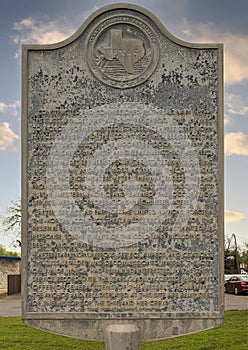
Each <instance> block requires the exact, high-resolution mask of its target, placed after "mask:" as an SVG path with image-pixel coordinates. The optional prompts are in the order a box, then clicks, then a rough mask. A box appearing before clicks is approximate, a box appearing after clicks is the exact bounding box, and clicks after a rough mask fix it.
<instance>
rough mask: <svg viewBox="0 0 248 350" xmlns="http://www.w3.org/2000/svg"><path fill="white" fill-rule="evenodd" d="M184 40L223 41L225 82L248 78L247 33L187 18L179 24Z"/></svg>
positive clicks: (238, 81)
mask: <svg viewBox="0 0 248 350" xmlns="http://www.w3.org/2000/svg"><path fill="white" fill-rule="evenodd" d="M181 32H182V34H183V35H184V36H185V37H186V40H189V41H195V42H202V43H211V42H212V43H216V42H217V43H219V42H220V43H224V50H225V60H224V62H225V82H226V83H229V84H236V83H240V82H242V81H247V80H248V64H247V57H248V46H247V42H248V34H247V33H233V32H228V31H224V30H221V29H220V28H218V27H216V26H215V25H214V24H213V23H196V24H191V23H189V22H188V21H187V20H184V21H183V24H182V25H181Z"/></svg>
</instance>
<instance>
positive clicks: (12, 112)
mask: <svg viewBox="0 0 248 350" xmlns="http://www.w3.org/2000/svg"><path fill="white" fill-rule="evenodd" d="M20 107H21V103H20V101H14V102H13V103H9V104H8V103H4V102H1V101H0V113H4V114H7V115H9V116H14V117H15V116H17V115H18V113H20Z"/></svg>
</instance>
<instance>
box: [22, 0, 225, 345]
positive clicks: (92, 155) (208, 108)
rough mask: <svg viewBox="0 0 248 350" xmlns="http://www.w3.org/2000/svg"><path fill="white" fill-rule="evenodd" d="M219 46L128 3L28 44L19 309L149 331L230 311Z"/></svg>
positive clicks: (71, 330)
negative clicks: (180, 33)
mask: <svg viewBox="0 0 248 350" xmlns="http://www.w3.org/2000/svg"><path fill="white" fill-rule="evenodd" d="M222 94H223V83H222V45H219V44H208V45H199V44H189V43H186V42H183V41H181V40H179V39H177V38H175V37H174V36H173V35H171V34H170V33H169V32H168V31H167V30H166V29H165V28H164V26H163V25H162V24H161V23H160V22H159V20H158V19H157V18H155V17H154V16H153V15H152V14H151V13H149V12H148V11H146V10H144V9H143V8H140V7H138V6H134V5H123V4H122V5H111V6H107V7H105V8H103V9H101V10H99V11H97V12H96V13H94V14H93V15H92V16H90V17H89V19H88V20H87V21H86V22H85V23H84V24H83V25H82V27H81V28H80V29H79V30H78V31H77V32H76V33H75V34H74V35H73V36H72V37H71V38H69V39H67V40H65V41H63V42H61V43H58V44H54V45H29V46H24V47H23V128H22V131H23V134H22V137H23V138H22V140H23V163H22V164H23V181H22V186H23V187H22V188H23V193H22V203H23V213H22V215H23V237H22V247H23V251H22V256H23V271H22V273H23V278H22V281H23V286H22V287H23V319H24V322H25V323H26V324H27V325H30V326H33V327H36V328H40V329H43V330H46V331H49V332H54V333H59V334H63V335H68V336H72V337H78V338H85V339H99V340H102V339H104V336H105V335H104V334H105V329H106V327H107V326H109V325H113V324H126V323H128V324H134V325H137V326H138V327H139V329H140V337H141V339H142V340H148V339H159V338H167V337H172V336H177V335H182V334H187V333H192V332H197V331H201V330H204V329H207V328H211V327H215V326H217V325H219V324H220V323H221V322H222V318H223V288H222V287H223V275H222V273H223V268H222V265H223V248H222V245H223V166H222V161H223V154H222V152H223V140H222V133H223V126H222V123H223V111H222V106H223V101H222Z"/></svg>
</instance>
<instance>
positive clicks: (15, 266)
mask: <svg viewBox="0 0 248 350" xmlns="http://www.w3.org/2000/svg"><path fill="white" fill-rule="evenodd" d="M20 273H21V258H20V257H19V256H5V255H0V289H8V275H20Z"/></svg>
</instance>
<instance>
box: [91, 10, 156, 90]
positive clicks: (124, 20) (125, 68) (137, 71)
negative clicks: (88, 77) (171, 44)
mask: <svg viewBox="0 0 248 350" xmlns="http://www.w3.org/2000/svg"><path fill="white" fill-rule="evenodd" d="M87 49H88V51H87V60H88V65H89V68H90V70H91V72H92V73H93V75H94V76H95V77H96V78H97V79H99V80H100V81H101V82H102V83H104V84H106V85H109V86H112V87H116V88H120V89H122V88H129V87H133V86H136V85H139V84H141V83H143V82H144V81H145V80H147V79H148V78H149V77H150V76H151V74H152V73H153V72H154V70H155V68H156V66H157V63H158V60H159V45H158V40H157V37H156V34H155V32H154V30H153V29H152V28H151V27H150V26H149V25H148V24H147V23H146V22H144V21H143V20H141V19H139V18H137V17H134V16H127V15H125V16H114V17H111V18H108V19H105V20H104V21H102V22H100V23H99V24H98V25H97V26H96V27H95V28H94V29H93V30H92V32H91V34H90V37H89V40H88V48H87Z"/></svg>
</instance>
